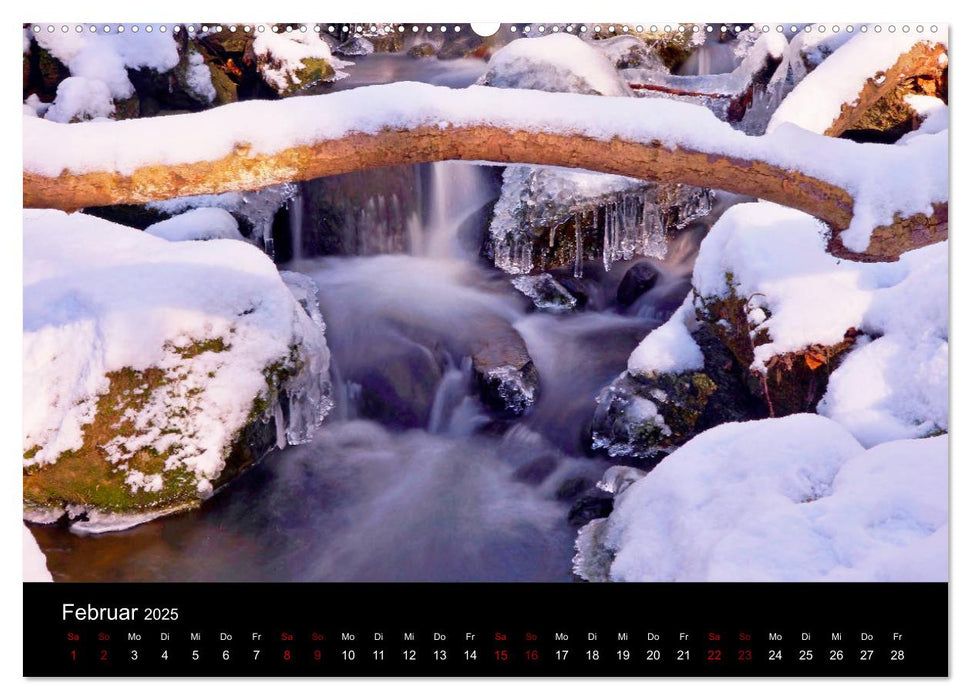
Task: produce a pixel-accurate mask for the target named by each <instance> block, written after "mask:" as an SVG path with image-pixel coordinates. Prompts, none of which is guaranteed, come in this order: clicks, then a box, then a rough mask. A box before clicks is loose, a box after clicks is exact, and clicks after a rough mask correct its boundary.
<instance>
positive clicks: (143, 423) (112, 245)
mask: <svg viewBox="0 0 971 700" xmlns="http://www.w3.org/2000/svg"><path fill="white" fill-rule="evenodd" d="M23 303H24V312H23V317H24V333H23V382H24V386H28V387H31V391H29V392H25V394H24V406H23V449H24V451H27V450H28V449H31V448H34V447H39V450H38V451H37V452H36V454H34V455H33V457H32V458H31V459H29V460H25V466H31V465H35V464H45V463H51V462H53V461H55V460H56V459H57V458H58V456H59V455H60V454H61V453H62V452H64V451H66V450H72V449H77V448H80V447H81V445H82V437H83V431H84V426H85V425H86V424H87V423H89V422H90V421H91V420H93V418H94V412H95V410H96V406H97V401H98V397H99V395H101V394H103V393H104V392H105V391H106V390H107V389H108V385H109V380H108V378H107V376H106V375H107V374H108V373H110V372H115V371H119V370H122V369H124V368H132V369H134V370H144V369H147V368H150V367H157V368H159V369H161V370H162V371H163V372H165V374H166V376H167V377H171V378H173V379H174V381H170V382H168V383H166V384H164V385H163V387H164V388H158V389H156V390H154V391H152V392H151V395H150V396H149V398H148V400H147V401H146V403H145V405H144V407H142V408H140V409H139V410H138V411H137V412H136V411H134V410H132V411H131V413H132V414H133V415H126V416H125V420H127V421H130V422H131V424H132V426H133V428H134V430H133V432H132V434H131V435H130V436H129V437H125V436H124V435H123V434H119V435H118V436H117V437H116V438H115V439H113V440H111V441H110V442H109V443H108V444H106V445H103V446H102V447H103V449H104V450H105V451H106V453H107V454H108V455H109V458H110V459H111V461H113V462H114V463H115V464H116V465H117V466H118V467H119V468H120V469H127V468H128V463H127V459H128V458H129V455H130V454H131V453H132V452H134V451H136V450H138V449H142V448H146V447H151V448H154V449H156V450H157V451H158V452H159V453H160V454H166V451H167V450H171V453H170V456H169V457H168V458H167V460H166V469H173V468H176V467H181V468H183V469H185V470H186V471H188V472H189V473H190V474H194V475H195V477H196V479H197V485H198V488H199V492H200V495H202V496H207V495H208V493H209V491H208V490H209V489H210V488H211V487H210V483H211V481H212V480H213V479H214V478H216V477H217V476H218V475H219V473H220V471H221V470H222V468H223V456H224V454H225V450H226V449H227V447H228V446H229V445H230V444H231V443H232V442H233V440H234V439H235V436H236V434H237V432H238V431H239V430H240V429H241V428H242V427H244V426H245V425H246V424H247V423H248V422H249V420H250V411H251V410H252V407H253V400H254V398H255V397H257V396H266V394H267V383H266V378H265V377H264V374H263V372H264V370H265V369H266V367H267V366H269V365H271V364H273V363H276V362H280V361H282V360H285V359H286V358H288V357H289V356H290V353H291V346H294V347H296V348H297V354H298V358H299V361H300V362H302V363H303V365H304V366H305V367H306V368H308V369H307V371H306V372H305V374H308V373H315V374H316V375H321V376H317V377H314V378H311V379H320V380H321V381H326V375H327V361H328V357H329V354H328V351H327V346H326V344H325V342H324V338H323V335H322V334H321V331H320V328H319V327H318V326H317V325H316V324H315V323H314V322H313V321H312V320H311V319H310V318H309V317H308V316H307V314H306V313H305V312H304V311H303V310H302V309H301V308H300V305H299V304H298V303H297V301H296V300H295V299H294V297H293V295H292V294H291V293H290V291H289V290H288V289H287V286H286V285H285V284H284V282H283V281H282V280H281V278H280V275H279V274H278V272H277V270H276V268H275V267H274V265H273V262H272V261H271V260H270V259H269V258H268V257H267V256H266V255H264V254H263V253H262V252H260V251H259V250H258V249H256V248H255V247H253V246H252V245H249V244H246V243H242V242H240V241H233V240H212V241H206V242H197V241H191V242H181V243H178V242H177V243H173V242H169V241H166V240H162V239H160V238H157V237H155V236H152V235H150V234H148V233H144V232H141V231H137V230H135V229H130V228H127V227H124V226H120V225H118V224H114V223H110V222H107V221H104V220H102V219H98V218H96V217H93V216H88V215H85V214H70V215H68V214H65V213H63V212H59V211H52V210H25V211H24V302H23ZM213 339H221V340H222V341H223V343H224V349H223V350H222V351H206V352H201V353H199V354H196V355H194V356H192V357H188V358H187V357H183V356H182V354H180V352H179V348H184V347H188V346H191V345H192V344H193V343H197V342H202V341H210V340H213ZM321 377H322V378H321ZM301 379H302V377H301ZM318 422H319V421H318ZM159 426H162V427H164V428H165V432H164V433H163V432H162V430H161V429H160V427H159ZM173 431H175V432H173ZM130 486H132V488H133V489H134V488H146V487H147V488H149V489H151V488H154V483H153V482H152V481H150V480H145V479H143V478H142V477H139V476H137V475H136V476H133V477H132V482H130Z"/></svg>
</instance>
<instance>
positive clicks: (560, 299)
mask: <svg viewBox="0 0 971 700" xmlns="http://www.w3.org/2000/svg"><path fill="white" fill-rule="evenodd" d="M512 285H513V286H514V287H515V288H516V289H518V290H519V291H520V292H522V293H523V294H525V295H526V296H528V297H529V298H530V299H532V300H533V304H534V305H535V306H536V308H537V309H549V310H551V311H572V310H573V309H575V308H576V305H577V300H576V297H574V296H573V295H572V294H570V292H569V291H568V290H567V289H566V287H564V286H563V285H562V284H560V283H559V282H557V281H556V280H555V279H554V278H553V276H552V275H551V274H549V273H548V272H544V273H543V274H541V275H533V276H530V275H521V276H519V277H513V279H512Z"/></svg>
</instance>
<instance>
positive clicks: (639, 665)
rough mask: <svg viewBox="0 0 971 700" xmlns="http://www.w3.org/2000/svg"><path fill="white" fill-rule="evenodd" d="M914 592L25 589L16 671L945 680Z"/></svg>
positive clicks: (859, 586) (929, 601)
mask: <svg viewBox="0 0 971 700" xmlns="http://www.w3.org/2000/svg"><path fill="white" fill-rule="evenodd" d="M947 596H948V588H947V584H943V583H921V584H898V583H893V584H865V583H845V584H844V583H839V584H780V583H773V584H437V583H435V584H400V583H399V584H368V583H354V584H335V583H327V584H318V583H305V584H269V583H268V584H256V583H235V584H192V583H177V584H158V583H133V584H96V585H94V584H30V583H28V584H24V607H25V610H27V611H29V614H28V615H27V616H26V622H25V627H24V675H26V676H79V677H83V676H158V677H166V676H173V677H179V676H537V677H544V676H633V677H638V676H640V677H652V676H654V677H664V676H806V677H812V676H946V675H947V674H948V654H947V652H948V645H947V633H948V630H947V607H948V599H947Z"/></svg>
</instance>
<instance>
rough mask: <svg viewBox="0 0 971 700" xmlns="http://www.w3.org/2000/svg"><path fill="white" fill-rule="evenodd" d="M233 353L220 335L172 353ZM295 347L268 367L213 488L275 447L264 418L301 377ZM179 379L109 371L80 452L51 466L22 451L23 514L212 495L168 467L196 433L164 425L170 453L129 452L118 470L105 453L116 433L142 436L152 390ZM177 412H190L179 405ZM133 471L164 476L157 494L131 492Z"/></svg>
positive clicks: (113, 509)
mask: <svg viewBox="0 0 971 700" xmlns="http://www.w3.org/2000/svg"><path fill="white" fill-rule="evenodd" d="M229 348H230V346H229V345H228V344H227V343H226V342H225V341H224V340H223V339H222V338H214V339H207V340H203V341H198V342H195V343H192V344H189V345H186V346H180V347H174V346H173V347H170V348H169V349H170V350H171V351H172V352H173V354H175V355H178V356H179V357H181V358H183V359H185V360H190V359H192V358H195V357H198V356H199V355H202V354H203V353H220V352H225V351H227V350H229ZM292 350H293V352H292V353H291V355H290V356H289V357H287V358H285V359H283V360H281V361H279V362H277V363H273V364H272V365H269V366H268V367H267V368H266V370H265V372H264V375H265V376H266V377H267V387H266V390H265V391H264V392H262V393H261V394H260V395H258V396H256V397H254V399H253V409H252V411H251V413H250V417H249V418H250V419H249V422H248V423H247V425H245V426H244V427H243V428H242V429H240V430H239V431H238V433H237V434H236V436H235V437H234V438H233V440H232V442H231V444H230V445H229V446H228V447H227V449H226V453H225V455H224V456H225V464H224V467H223V469H222V471H221V472H220V474H219V476H218V478H217V479H216V480H215V481H214V482H213V483H212V487H213V488H216V487H218V486H219V485H221V484H223V483H225V482H226V481H228V480H229V479H231V478H232V477H233V476H235V475H236V474H238V473H239V472H240V471H242V470H243V469H245V468H246V467H248V466H250V465H252V464H254V463H255V462H256V461H258V460H259V459H260V458H261V457H262V456H264V455H265V454H266V452H268V451H269V450H270V449H272V447H273V445H274V444H275V441H276V430H275V427H274V426H273V424H272V421H267V420H264V418H265V415H266V413H267V410H268V409H269V407H270V406H271V405H272V401H273V400H275V399H276V398H277V396H278V394H279V392H280V391H281V386H282V383H283V382H284V381H286V379H287V378H289V377H291V376H293V374H295V373H296V372H299V362H297V360H296V357H297V349H296V348H293V349H292ZM179 376H182V375H180V374H179V373H178V372H174V373H173V372H171V371H163V370H161V369H159V368H156V367H151V368H148V369H145V370H135V369H132V368H130V367H128V368H124V369H121V370H118V371H116V372H111V373H109V374H108V375H107V379H108V389H107V391H106V392H105V393H104V394H102V395H101V396H99V397H98V400H97V407H96V410H95V413H94V419H93V420H92V421H91V422H90V423H88V424H86V425H85V426H84V431H83V436H82V439H83V444H82V446H81V447H80V448H79V449H77V450H72V451H69V452H64V453H62V454H61V455H59V456H58V458H57V459H56V460H55V461H54V462H53V463H49V464H36V463H35V462H34V457H35V456H36V455H37V453H38V451H39V448H40V446H38V445H35V446H32V447H30V448H29V449H28V450H26V451H25V452H24V468H23V505H24V509H25V510H35V511H59V510H66V509H68V508H82V509H84V510H93V511H97V512H99V513H109V514H124V515H135V514H140V513H148V512H153V511H166V512H169V511H173V510H183V509H186V508H194V507H197V506H198V505H199V504H200V503H201V501H202V499H203V498H204V497H205V496H206V495H208V493H205V494H204V493H200V492H199V487H198V477H197V476H196V474H195V473H194V472H192V471H191V470H190V469H188V468H187V467H186V466H185V465H183V464H180V463H176V464H175V465H174V466H173V465H172V464H171V463H169V462H170V459H169V458H170V457H171V456H172V455H173V454H175V453H177V452H178V450H179V448H180V447H181V446H182V445H183V444H184V442H187V441H191V439H192V436H189V435H185V436H184V435H182V434H181V433H179V431H178V428H174V427H168V426H166V427H163V428H162V433H163V434H166V433H167V434H170V435H173V436H175V440H174V443H173V445H172V446H171V447H170V448H169V449H168V450H166V451H165V452H159V451H157V450H156V449H154V448H152V447H146V448H142V449H139V450H137V451H135V452H133V453H130V454H126V464H125V466H124V467H119V466H118V465H116V464H115V463H114V462H113V461H112V460H111V459H110V457H109V451H108V450H107V449H106V446H107V445H108V444H109V443H110V442H111V441H112V440H114V439H116V438H118V437H119V436H121V437H125V438H128V437H134V436H137V434H138V431H139V427H138V426H136V424H135V422H134V421H133V420H132V416H134V415H136V414H137V413H138V411H139V410H140V409H142V408H144V407H145V406H146V404H147V403H148V402H149V401H150V400H151V399H153V397H154V395H155V392H159V391H164V390H165V388H166V387H167V386H168V385H170V384H172V383H173V382H177V381H179ZM201 391H202V390H201V389H193V390H190V391H189V392H187V393H188V394H190V395H197V394H198V393H201ZM177 410H178V411H186V410H189V409H187V408H185V407H182V408H180V409H177ZM176 417H178V416H175V415H173V416H172V418H176ZM174 423H175V421H173V424H174ZM132 470H136V471H138V472H141V473H142V474H143V475H145V477H153V476H155V475H160V476H161V477H162V480H161V488H160V489H159V490H155V491H149V490H146V489H141V488H133V487H132V486H131V485H130V484H128V483H127V482H126V478H127V477H128V476H129V474H131V472H132Z"/></svg>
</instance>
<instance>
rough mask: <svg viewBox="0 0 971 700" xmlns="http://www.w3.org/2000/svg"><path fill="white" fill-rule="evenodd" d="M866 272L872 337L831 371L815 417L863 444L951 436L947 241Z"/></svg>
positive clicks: (867, 328) (866, 318)
mask: <svg viewBox="0 0 971 700" xmlns="http://www.w3.org/2000/svg"><path fill="white" fill-rule="evenodd" d="M861 267H862V268H863V272H864V273H870V274H869V275H866V274H864V275H861V279H864V278H866V277H869V284H870V285H872V286H873V287H874V289H873V291H872V292H870V293H869V303H868V305H867V308H866V310H865V312H864V314H863V317H862V319H861V320H860V323H859V328H860V329H861V330H863V331H864V332H865V333H867V334H868V335H869V336H870V337H872V338H874V339H873V340H872V341H867V340H866V339H861V340H860V341H858V343H857V346H856V347H855V348H853V350H852V351H851V352H850V353H849V355H848V356H847V357H846V358H845V359H844V360H843V361H842V362H841V363H840V365H839V367H838V368H837V369H836V371H835V372H833V373H832V375H831V376H830V380H829V385H828V388H827V391H826V395H825V396H824V397H823V399H822V400H821V401H820V403H819V406H818V407H817V411H818V412H819V413H821V414H823V415H826V416H829V417H830V418H832V419H834V420H836V421H839V422H840V423H842V424H843V425H844V426H846V427H847V428H848V429H849V430H850V431H851V432H852V433H853V434H854V435H856V437H857V439H858V440H859V441H860V442H862V443H863V444H864V445H874V444H877V443H880V442H886V441H888V440H897V439H902V438H912V437H921V436H924V435H928V434H932V433H935V432H939V431H942V430H948V429H949V423H948V404H949V400H948V356H949V332H948V244H947V242H942V243H937V244H935V245H932V246H928V247H927V248H921V249H919V250H913V251H910V252H909V253H905V254H904V255H902V256H901V257H900V260H899V261H898V262H896V263H892V264H889V265H881V266H879V268H869V267H866V266H861ZM881 268H882V269H881Z"/></svg>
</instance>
